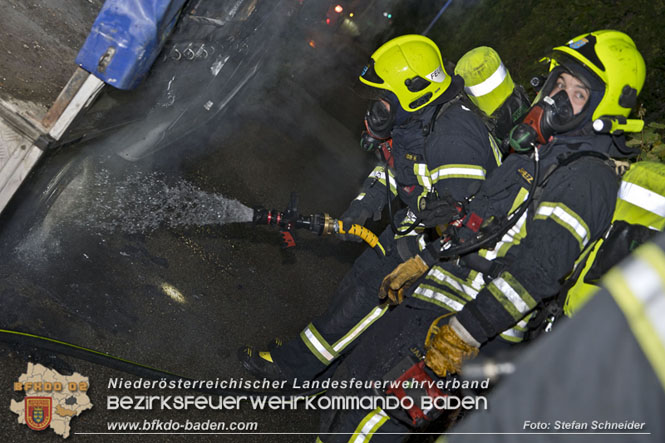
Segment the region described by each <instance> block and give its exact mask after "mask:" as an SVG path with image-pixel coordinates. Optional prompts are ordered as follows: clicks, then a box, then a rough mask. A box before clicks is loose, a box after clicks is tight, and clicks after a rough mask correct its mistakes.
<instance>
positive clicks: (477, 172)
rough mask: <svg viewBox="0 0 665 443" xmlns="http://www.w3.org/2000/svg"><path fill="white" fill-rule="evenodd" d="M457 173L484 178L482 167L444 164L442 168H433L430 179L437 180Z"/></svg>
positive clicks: (457, 174)
mask: <svg viewBox="0 0 665 443" xmlns="http://www.w3.org/2000/svg"><path fill="white" fill-rule="evenodd" d="M459 175H472V176H474V177H478V178H485V170H484V169H483V168H464V167H459V166H458V167H449V166H444V167H442V168H438V169H435V170H434V172H433V173H432V180H433V181H437V180H439V179H440V178H444V177H448V176H459Z"/></svg>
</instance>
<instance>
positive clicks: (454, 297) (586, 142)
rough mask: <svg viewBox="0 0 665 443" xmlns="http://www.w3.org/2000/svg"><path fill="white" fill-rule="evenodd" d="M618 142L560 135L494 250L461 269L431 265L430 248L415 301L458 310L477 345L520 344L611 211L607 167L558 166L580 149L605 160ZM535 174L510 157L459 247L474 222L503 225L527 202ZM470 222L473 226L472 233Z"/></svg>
mask: <svg viewBox="0 0 665 443" xmlns="http://www.w3.org/2000/svg"><path fill="white" fill-rule="evenodd" d="M616 142H617V140H615V139H613V138H612V137H610V136H600V135H590V136H578V137H566V136H559V137H556V138H554V139H553V140H552V141H551V142H550V143H548V144H547V145H544V146H542V147H541V148H540V151H539V154H540V169H541V172H542V173H541V174H540V175H539V181H540V183H539V184H538V187H537V188H536V191H535V195H534V198H533V200H532V202H531V204H530V205H529V208H528V209H527V211H526V212H525V213H524V214H523V215H522V216H521V217H520V218H519V219H518V220H517V221H516V222H515V224H514V225H513V226H512V228H511V229H510V230H509V231H508V232H507V233H506V234H505V235H503V237H502V238H501V239H500V240H499V241H498V242H497V243H496V244H495V245H494V247H492V248H491V249H484V250H480V251H479V252H478V253H473V254H468V255H466V256H464V257H462V259H461V260H460V261H459V262H458V263H452V262H445V263H436V255H435V253H436V251H435V248H434V247H432V246H431V245H430V246H429V247H428V248H427V249H426V250H424V251H423V252H421V257H422V258H423V259H424V260H425V262H426V263H428V264H434V266H432V268H431V269H430V271H429V272H428V274H427V275H426V277H425V278H424V280H423V281H421V283H420V284H419V285H418V286H417V287H416V288H415V290H414V291H413V294H412V295H413V299H415V301H417V302H427V303H433V304H435V305H437V306H439V307H441V308H443V309H446V310H449V311H453V312H458V314H457V318H458V320H459V321H460V323H461V324H462V326H464V328H466V330H467V331H468V332H469V333H470V334H471V335H472V336H473V337H474V338H475V339H476V340H477V341H478V342H480V343H486V342H487V341H488V340H490V339H492V338H494V337H495V336H497V335H501V337H502V338H504V339H506V340H508V341H511V342H518V341H521V340H522V338H523V335H524V332H525V328H526V323H527V320H528V316H529V315H530V314H531V313H532V311H533V310H534V309H535V308H536V307H537V306H538V305H539V302H541V301H543V300H545V299H548V298H549V297H552V296H555V295H556V294H557V293H558V292H559V289H560V287H561V284H562V281H563V279H564V278H565V276H566V275H567V274H568V273H569V272H570V271H571V269H572V268H573V265H574V263H575V260H576V259H577V258H578V256H579V255H580V254H581V253H582V251H584V249H585V248H586V247H587V245H589V244H590V243H592V242H593V241H594V240H595V239H597V238H599V237H600V236H601V235H602V234H603V233H604V232H605V230H606V229H607V227H608V226H609V224H610V221H611V219H612V213H613V211H614V206H615V201H616V195H617V190H618V177H617V175H616V174H615V172H614V169H613V168H612V167H611V166H610V165H609V164H608V163H607V161H604V160H603V159H600V158H598V157H595V156H590V155H587V156H580V157H579V158H577V159H575V160H574V161H571V162H570V163H567V164H565V165H563V164H560V163H561V162H562V161H563V160H565V159H566V158H569V156H573V155H576V154H578V153H580V152H584V151H591V152H596V153H603V154H607V153H609V152H610V151H611V148H612V146H613V143H616ZM532 155H533V154H532ZM534 175H535V174H534V162H533V161H532V158H531V156H529V155H518V154H513V155H510V156H508V158H507V159H506V161H505V162H504V164H503V165H502V166H501V168H499V169H497V170H496V171H494V173H493V174H491V175H490V176H489V177H488V179H487V180H486V181H485V182H484V183H483V186H482V188H481V190H480V191H479V192H478V193H477V194H476V196H475V198H474V199H473V201H472V202H471V203H470V204H469V205H468V207H467V208H466V213H467V216H466V221H467V223H466V224H465V225H464V226H463V227H461V228H460V229H459V231H458V233H457V234H458V237H459V239H460V240H459V241H466V242H468V241H472V239H473V237H474V235H475V232H474V230H477V224H487V223H490V222H491V221H492V220H498V223H501V218H502V217H498V216H499V215H502V214H508V213H510V212H511V211H513V210H514V209H515V208H517V207H518V206H519V205H520V204H521V203H522V202H524V201H525V200H526V199H527V198H528V194H529V190H530V188H531V183H532V181H533V179H534ZM492 216H493V217H492ZM469 220H475V224H476V226H475V229H474V226H471V225H470V224H469V223H468V221H469ZM495 222H496V221H495ZM433 251H434V253H433ZM479 263H480V264H481V266H478V264H479Z"/></svg>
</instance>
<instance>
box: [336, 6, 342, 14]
mask: <svg viewBox="0 0 665 443" xmlns="http://www.w3.org/2000/svg"><path fill="white" fill-rule="evenodd" d="M343 10H344V8H342V5H337V6H335V12H336V13H338V14H341V13H342V11H343Z"/></svg>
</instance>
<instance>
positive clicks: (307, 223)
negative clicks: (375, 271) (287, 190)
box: [253, 192, 386, 256]
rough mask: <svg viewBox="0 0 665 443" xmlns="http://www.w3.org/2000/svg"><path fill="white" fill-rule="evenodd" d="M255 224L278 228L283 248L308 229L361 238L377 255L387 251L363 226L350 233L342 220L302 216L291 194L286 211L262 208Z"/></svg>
mask: <svg viewBox="0 0 665 443" xmlns="http://www.w3.org/2000/svg"><path fill="white" fill-rule="evenodd" d="M253 222H254V224H257V225H269V226H277V227H279V229H280V233H281V235H282V247H283V248H291V247H294V246H295V245H296V240H295V232H294V231H295V230H296V229H306V230H308V231H311V232H313V233H315V234H317V235H330V234H350V235H355V236H356V237H359V238H361V239H362V240H363V241H364V242H365V243H367V244H368V245H369V246H370V247H371V248H372V249H374V250H375V251H376V253H377V254H379V255H381V256H383V255H386V250H385V249H384V248H383V246H382V245H381V243H379V237H377V236H376V234H374V233H373V232H372V231H370V230H369V229H367V228H365V227H364V226H361V225H352V226H351V228H349V230H348V231H345V230H344V224H343V223H342V221H341V220H337V219H335V218H332V217H331V216H330V215H328V214H325V213H318V214H311V215H302V214H300V213H299V211H298V195H297V194H296V193H295V192H292V193H291V199H290V201H289V205H288V207H287V208H286V210H284V211H278V210H275V209H265V208H262V207H259V208H255V209H254V217H253Z"/></svg>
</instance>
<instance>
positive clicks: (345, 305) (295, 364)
mask: <svg viewBox="0 0 665 443" xmlns="http://www.w3.org/2000/svg"><path fill="white" fill-rule="evenodd" d="M394 236H395V234H394V232H393V230H392V228H391V227H390V226H388V227H387V228H386V229H385V230H384V231H383V233H381V235H380V236H379V241H380V242H381V244H382V245H383V247H384V249H385V250H386V255H385V256H379V255H378V254H377V253H376V251H374V250H373V249H370V248H367V249H365V251H364V252H363V253H362V254H361V255H360V257H358V258H357V259H356V261H355V262H354V264H353V267H352V268H351V269H350V270H349V272H347V273H346V275H345V276H344V278H343V279H342V281H341V283H340V284H339V285H338V286H337V288H336V290H335V294H334V296H333V299H332V300H331V302H330V304H329V305H328V308H327V309H326V311H325V312H324V313H323V314H322V315H320V316H319V317H317V318H315V319H314V320H313V321H312V322H311V323H310V324H308V325H307V326H306V327H305V329H303V330H302V331H301V332H300V336H299V337H295V338H293V339H291V340H290V341H288V342H286V343H284V344H283V345H282V346H280V347H278V348H276V349H274V350H272V352H271V354H272V357H273V361H274V362H275V363H277V365H278V366H279V367H280V369H281V370H282V372H284V374H285V375H287V376H288V377H292V378H298V379H300V380H305V379H307V380H311V379H313V378H315V377H316V376H317V375H320V374H322V373H323V372H324V371H326V370H327V369H328V370H334V365H333V363H334V362H335V361H336V360H337V359H338V357H339V356H340V355H343V354H345V353H347V352H348V351H349V350H351V349H352V348H353V346H355V344H356V342H357V341H358V337H360V335H361V334H363V333H364V332H365V331H366V330H367V329H368V328H370V327H371V326H372V325H373V324H374V323H375V322H376V321H377V320H378V319H379V318H381V317H382V316H383V315H384V314H385V313H386V311H387V309H388V307H387V306H384V305H380V304H379V302H380V300H379V298H378V293H379V286H380V285H381V282H382V281H383V278H384V277H385V276H386V275H387V274H388V273H390V272H391V271H392V270H393V269H395V267H397V266H398V265H399V264H400V263H401V262H402V259H401V258H400V255H399V253H398V252H397V248H396V246H395V239H394Z"/></svg>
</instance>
